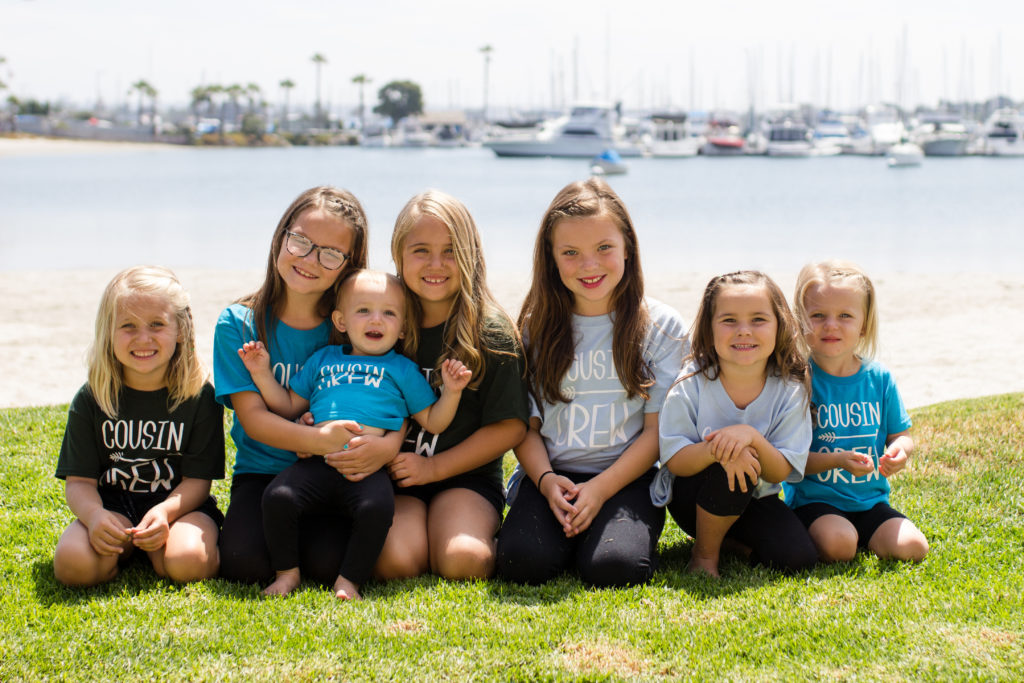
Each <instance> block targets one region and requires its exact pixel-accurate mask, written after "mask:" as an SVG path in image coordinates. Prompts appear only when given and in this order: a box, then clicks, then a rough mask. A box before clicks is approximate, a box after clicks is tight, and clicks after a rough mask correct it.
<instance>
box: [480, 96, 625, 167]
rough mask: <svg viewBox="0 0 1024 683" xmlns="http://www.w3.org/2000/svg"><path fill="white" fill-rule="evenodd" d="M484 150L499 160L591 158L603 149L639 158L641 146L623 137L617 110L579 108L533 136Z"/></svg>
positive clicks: (509, 138)
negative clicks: (493, 154)
mask: <svg viewBox="0 0 1024 683" xmlns="http://www.w3.org/2000/svg"><path fill="white" fill-rule="evenodd" d="M483 146H484V147H487V148H488V149H491V150H493V151H494V153H495V154H496V155H498V156H499V157H575V158H587V159H589V158H592V157H594V156H597V155H598V154H600V153H601V152H603V151H604V150H606V149H614V150H615V151H616V152H618V153H619V155H620V156H623V157H638V156H640V155H641V154H642V153H643V146H642V145H641V144H639V143H638V142H636V141H634V140H632V139H630V138H628V137H627V136H626V130H625V126H623V125H622V122H621V116H620V112H619V108H618V107H612V106H608V105H595V104H581V105H577V106H575V107H573V108H572V110H571V111H570V112H569V114H568V115H566V116H561V117H559V118H557V119H553V120H551V121H547V122H545V123H544V124H543V125H542V126H541V129H540V130H539V131H537V132H535V133H525V134H522V135H514V134H509V135H504V136H502V137H500V138H495V139H491V140H486V141H484V143H483Z"/></svg>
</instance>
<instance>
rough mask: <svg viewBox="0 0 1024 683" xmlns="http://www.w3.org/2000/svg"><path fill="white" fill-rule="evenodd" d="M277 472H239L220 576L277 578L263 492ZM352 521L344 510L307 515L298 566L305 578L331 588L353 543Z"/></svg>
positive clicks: (224, 528)
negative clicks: (266, 528) (265, 527)
mask: <svg viewBox="0 0 1024 683" xmlns="http://www.w3.org/2000/svg"><path fill="white" fill-rule="evenodd" d="M274 476H275V475H273V474H236V475H234V476H233V477H232V479H231V502H230V503H229V504H228V510H227V513H226V514H225V515H224V525H223V526H222V527H221V532H220V537H219V538H218V545H219V546H220V575H221V576H222V577H223V578H225V579H228V580H230V581H239V582H241V583H267V582H268V581H270V580H271V579H273V578H274V570H273V568H272V567H271V566H270V553H269V552H268V551H267V543H266V540H265V538H264V536H263V492H264V491H265V490H266V488H267V486H268V485H269V484H270V482H271V481H273V480H274ZM348 536H349V521H348V520H347V519H346V518H345V517H344V515H340V514H331V515H322V514H320V515H312V514H311V515H304V516H303V517H302V522H301V524H300V525H299V568H300V570H301V571H302V575H303V576H304V577H307V578H310V579H314V580H316V581H319V582H320V583H322V584H325V585H328V586H330V585H331V584H333V583H334V580H335V579H337V578H338V571H339V569H340V567H341V562H342V559H343V557H344V552H345V548H346V547H347V546H348Z"/></svg>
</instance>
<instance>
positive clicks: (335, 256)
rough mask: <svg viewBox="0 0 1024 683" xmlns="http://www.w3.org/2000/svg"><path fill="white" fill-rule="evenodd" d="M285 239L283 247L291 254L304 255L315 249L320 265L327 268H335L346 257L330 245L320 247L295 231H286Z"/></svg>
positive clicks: (343, 261) (346, 257)
mask: <svg viewBox="0 0 1024 683" xmlns="http://www.w3.org/2000/svg"><path fill="white" fill-rule="evenodd" d="M286 234H287V235H288V238H287V240H286V241H285V243H284V247H285V249H287V250H288V253H289V254H291V255H292V256H299V257H302V256H306V255H308V254H309V252H311V251H313V250H314V249H316V258H317V260H318V261H319V262H320V265H321V266H323V267H324V268H326V269H327V270H337V269H338V268H341V266H342V265H343V264H344V263H345V261H346V260H347V259H348V254H346V253H345V252H343V251H338V250H337V249H332V248H331V247H321V246H320V245H319V244H313V242H312V241H310V240H309V238H307V237H304V236H303V235H300V234H299V233H297V232H290V231H289V232H287V233H286Z"/></svg>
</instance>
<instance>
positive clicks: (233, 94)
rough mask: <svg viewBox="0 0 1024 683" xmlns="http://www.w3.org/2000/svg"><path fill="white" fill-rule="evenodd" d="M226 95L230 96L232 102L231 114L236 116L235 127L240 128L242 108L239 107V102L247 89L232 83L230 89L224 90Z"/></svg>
mask: <svg viewBox="0 0 1024 683" xmlns="http://www.w3.org/2000/svg"><path fill="white" fill-rule="evenodd" d="M224 94H225V95H227V96H228V100H230V101H231V113H232V114H233V115H234V120H235V126H236V127H237V126H238V120H239V118H240V117H241V113H242V111H241V108H239V106H238V100H239V98H240V97H242V95H244V94H245V88H243V87H242V86H241V85H239V84H238V83H232V84H231V85H229V86H228V87H226V88H224Z"/></svg>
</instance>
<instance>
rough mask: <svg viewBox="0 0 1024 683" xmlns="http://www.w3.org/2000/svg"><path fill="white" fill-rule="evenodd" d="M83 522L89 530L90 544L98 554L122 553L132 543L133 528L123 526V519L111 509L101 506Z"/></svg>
mask: <svg viewBox="0 0 1024 683" xmlns="http://www.w3.org/2000/svg"><path fill="white" fill-rule="evenodd" d="M82 523H83V524H85V528H86V529H88V530H89V545H91V546H92V549H93V550H95V551H96V553H97V554H98V555H120V554H121V553H123V552H124V549H125V546H127V545H128V544H130V543H131V540H132V535H131V530H130V529H126V528H125V527H123V526H121V520H120V519H119V518H118V516H117V515H115V514H114V513H113V512H111V511H110V510H105V509H103V508H100V509H99V510H97V511H96V514H94V515H92V516H91V517H90V519H89V520H88V521H86V520H84V519H83V520H82Z"/></svg>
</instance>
